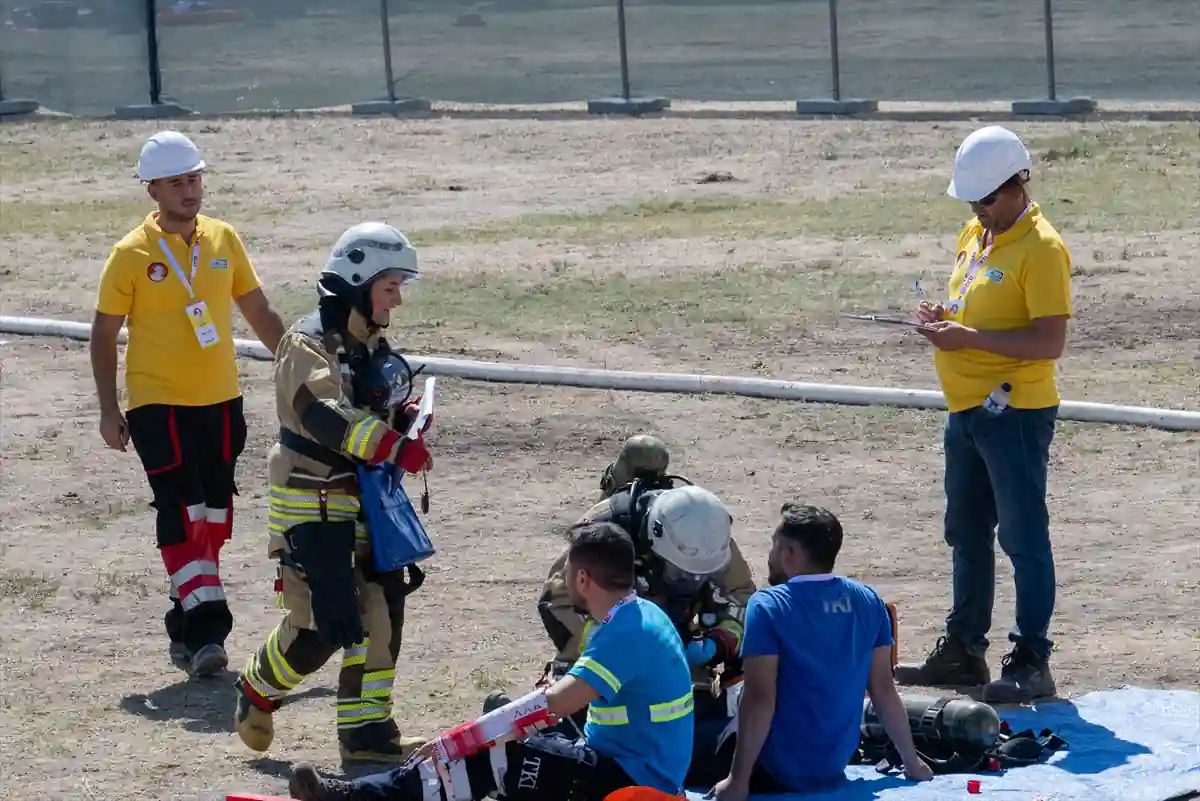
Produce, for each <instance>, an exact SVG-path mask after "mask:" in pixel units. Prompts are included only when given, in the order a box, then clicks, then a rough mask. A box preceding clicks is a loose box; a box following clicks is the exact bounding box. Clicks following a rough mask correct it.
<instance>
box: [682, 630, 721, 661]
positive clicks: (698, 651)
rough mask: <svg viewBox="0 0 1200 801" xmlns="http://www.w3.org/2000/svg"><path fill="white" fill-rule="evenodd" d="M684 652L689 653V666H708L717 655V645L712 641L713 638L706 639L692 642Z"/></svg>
mask: <svg viewBox="0 0 1200 801" xmlns="http://www.w3.org/2000/svg"><path fill="white" fill-rule="evenodd" d="M684 650H685V651H686V653H687V660H688V664H689V665H691V666H692V667H695V666H697V665H707V664H708V663H709V662H711V661H712V659H713V657H714V656H716V655H717V644H716V643H715V642H713V641H712V638H710V637H705V638H703V639H700V640H692V641H691V642H689V643H688V644H687V648H685V649H684Z"/></svg>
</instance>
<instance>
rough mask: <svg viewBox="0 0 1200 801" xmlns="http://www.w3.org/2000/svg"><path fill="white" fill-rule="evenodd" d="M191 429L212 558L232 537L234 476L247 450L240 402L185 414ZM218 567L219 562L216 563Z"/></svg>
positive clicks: (203, 408) (235, 485) (200, 408)
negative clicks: (194, 434) (196, 454)
mask: <svg viewBox="0 0 1200 801" xmlns="http://www.w3.org/2000/svg"><path fill="white" fill-rule="evenodd" d="M188 411H190V412H191V414H190V415H188V417H189V418H191V421H189V422H191V426H190V427H191V429H192V430H193V431H194V432H195V433H196V434H197V442H196V451H197V453H198V454H199V464H200V469H199V473H200V483H201V486H202V487H203V489H204V505H205V518H206V520H207V522H208V537H209V540H210V541H211V542H212V548H213V553H214V554H220V551H221V548H222V547H223V546H224V545H225V543H226V542H228V541H229V540H230V538H232V536H233V496H235V495H237V484H236V482H235V481H234V474H235V471H236V468H237V460H238V457H240V456H241V455H242V451H243V450H245V447H246V417H245V414H244V412H243V408H242V399H241V398H240V397H237V398H234V399H232V400H230V401H226V402H225V403H218V404H215V405H213V406H201V407H197V408H196V409H192V410H188ZM218 563H219V561H218Z"/></svg>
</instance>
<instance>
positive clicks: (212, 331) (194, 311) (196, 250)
mask: <svg viewBox="0 0 1200 801" xmlns="http://www.w3.org/2000/svg"><path fill="white" fill-rule="evenodd" d="M196 236H197V239H196V244H195V245H193V246H192V274H191V276H190V277H189V276H187V275H185V274H184V272H183V268H182V267H180V266H179V262H178V261H176V259H175V254H174V253H172V252H171V249H170V248H169V247H167V243H166V240H164V239H162V238H161V237H160V238H159V240H158V246H159V248H161V249H162V252H163V255H164V256H166V257H167V261H168V262H170V264H171V269H172V270H174V271H175V275H176V277H178V278H179V283H181V284H183V288H184V289H186V290H187V293H188V297H190V298H191V299H192V302H191V303H189V304H188V305H187V306H186V307H185V308H184V311H185V312H187V318H188V322H189V323H191V325H192V331H193V332H194V333H195V334H196V341H197V342H199V343H200V347H202V348H211V347H212V346H213V345H215V344H217V343H218V342H220V341H221V337H220V335H219V334H218V333H217V327H216V325H214V324H213V321H212V316H211V315H210V314H209V313H208V306H207V305H206V304H205V303H204V301H202V300H197V299H196V292H195V290H193V288H192V282H193V281H195V280H196V268H197V267H198V266H199V264H200V239H199V234H198V233H197V235H196Z"/></svg>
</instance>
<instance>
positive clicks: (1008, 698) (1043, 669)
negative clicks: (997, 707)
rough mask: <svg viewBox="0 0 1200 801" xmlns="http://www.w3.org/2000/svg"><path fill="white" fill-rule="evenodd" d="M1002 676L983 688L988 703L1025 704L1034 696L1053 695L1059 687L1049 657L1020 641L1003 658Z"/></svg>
mask: <svg viewBox="0 0 1200 801" xmlns="http://www.w3.org/2000/svg"><path fill="white" fill-rule="evenodd" d="M1000 664H1001V666H1002V667H1001V669H1000V678H998V679H996V680H995V681H993V682H990V683H989V684H988V685H987V686H986V687H984V688H983V702H984V703H985V704H1023V703H1027V702H1029V701H1032V700H1034V699H1035V698H1053V697H1054V696H1055V695H1056V694H1057V692H1058V688H1057V687H1055V685H1054V676H1052V675H1051V674H1050V661H1049V660H1048V659H1042V658H1041V657H1039V656H1038V655H1037V654H1035V653H1034V652H1033V651H1032V650H1030V649H1029V648H1028V647H1026V646H1024V645H1017V646H1015V647H1014V648H1013V649H1012V650H1011V651H1009V652H1008V653H1007V654H1005V656H1004V659H1002V660H1001V661H1000Z"/></svg>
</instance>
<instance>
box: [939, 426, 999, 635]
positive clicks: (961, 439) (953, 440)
mask: <svg viewBox="0 0 1200 801" xmlns="http://www.w3.org/2000/svg"><path fill="white" fill-rule="evenodd" d="M986 414H988V413H987V412H985V411H983V409H981V408H980V409H969V410H967V411H964V412H955V413H953V414H951V415H949V418H948V419H947V421H946V432H945V438H944V450H945V460H946V467H945V469H946V474H945V490H946V516H945V538H946V544H948V545H949V546H950V547H951V549H952V550H953V556H952V559H953V565H954V567H953V569H954V575H953V587H954V600H953V604H952V606H951V609H950V614H949V615H948V616H947V617H946V633H947V634H948V635H950V636H951V637H953V638H954V639H956V640H958V641H959V642H960V643H961V644H962V645H964V646H965V647H966V648H967V650H968V651H969V652H970V653H972V654H974V655H976V656H982V655H983V653H984V652H985V651H986V650H987V647H988V640H987V632H988V630H989V629H990V628H991V625H992V606H993V603H994V601H995V592H996V586H995V585H996V552H995V539H996V533H995V529H996V519H997V518H996V502H995V498H994V497H993V495H992V483H991V479H990V477H989V475H988V466H987V464H986V463H985V461H984V459H983V457H982V456H981V455H980V453H979V446H978V443H977V442H976V441H975V438H974V431H975V422H976V420H977V419H978V418H979V416H981V415H986Z"/></svg>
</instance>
